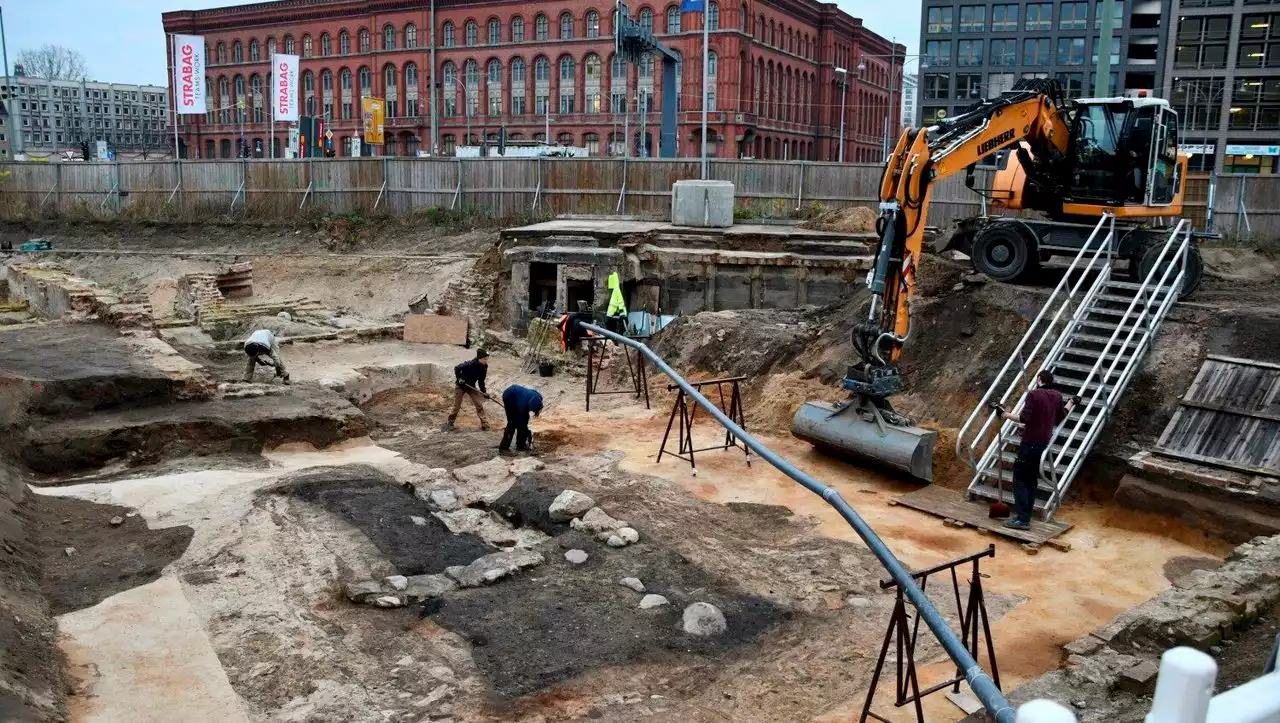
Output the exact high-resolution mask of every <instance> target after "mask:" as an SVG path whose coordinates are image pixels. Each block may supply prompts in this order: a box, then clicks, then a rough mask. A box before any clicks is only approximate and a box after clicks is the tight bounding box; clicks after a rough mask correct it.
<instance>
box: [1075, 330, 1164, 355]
mask: <svg viewBox="0 0 1280 723" xmlns="http://www.w3.org/2000/svg"><path fill="white" fill-rule="evenodd" d="M1126 336H1128V332H1125V333H1124V334H1119V335H1117V336H1116V339H1115V342H1114V343H1113V344H1112V345H1111V348H1112V350H1113V351H1112V353H1115V352H1114V350H1116V349H1122V348H1124V347H1126V346H1137V345H1139V344H1141V343H1142V339H1143V337H1145V336H1146V335H1145V334H1143V333H1141V332H1139V333H1137V334H1134V335H1133V338H1132V339H1129V340H1128V341H1125V337H1126ZM1077 341H1082V342H1088V343H1090V344H1098V345H1099V346H1106V344H1107V342H1109V341H1111V337H1110V336H1109V335H1108V336H1101V335H1099V334H1086V333H1085V332H1082V331H1077V332H1075V333H1073V334H1072V335H1071V338H1070V339H1068V340H1067V344H1073V343H1075V342H1077Z"/></svg>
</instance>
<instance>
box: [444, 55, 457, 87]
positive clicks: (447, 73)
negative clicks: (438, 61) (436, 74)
mask: <svg viewBox="0 0 1280 723" xmlns="http://www.w3.org/2000/svg"><path fill="white" fill-rule="evenodd" d="M441 75H443V76H444V83H445V85H454V84H456V83H457V82H458V66H456V65H454V64H453V61H452V60H450V61H446V62H445V64H444V67H443V68H441Z"/></svg>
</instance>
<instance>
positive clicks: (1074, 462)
mask: <svg viewBox="0 0 1280 723" xmlns="http://www.w3.org/2000/svg"><path fill="white" fill-rule="evenodd" d="M1190 223H1191V222H1190V221H1189V220H1188V219H1185V218H1184V219H1182V220H1180V221H1179V222H1178V225H1177V226H1175V227H1174V229H1173V232H1172V233H1170V234H1169V238H1168V239H1166V240H1165V243H1164V246H1163V247H1162V248H1161V249H1160V255H1159V256H1157V257H1156V261H1155V264H1153V266H1152V269H1151V271H1150V272H1149V273H1147V275H1146V277H1144V278H1143V280H1142V285H1141V286H1139V287H1138V290H1137V291H1136V292H1135V293H1134V295H1133V299H1132V300H1131V301H1130V302H1129V306H1128V307H1127V308H1126V309H1125V312H1124V315H1123V316H1121V318H1120V321H1119V322H1117V323H1116V328H1115V330H1113V331H1112V332H1111V337H1110V338H1109V339H1108V340H1107V344H1106V346H1105V347H1104V348H1103V349H1102V351H1101V352H1100V353H1099V354H1098V360H1097V361H1095V362H1094V363H1093V367H1092V368H1090V370H1089V375H1088V376H1087V377H1085V380H1084V382H1083V383H1082V384H1081V385H1080V388H1081V389H1086V388H1088V386H1089V383H1090V382H1091V381H1093V379H1094V377H1095V376H1096V375H1097V374H1098V371H1099V370H1100V369H1101V368H1102V363H1103V362H1104V361H1105V360H1106V358H1107V355H1108V354H1110V353H1111V349H1112V347H1113V346H1114V345H1115V343H1116V339H1117V338H1118V337H1119V336H1120V332H1121V331H1123V330H1124V329H1125V328H1126V326H1127V327H1128V330H1129V333H1128V334H1126V335H1125V338H1124V342H1123V343H1122V344H1121V345H1120V347H1119V348H1120V349H1121V350H1123V349H1125V348H1127V347H1128V346H1129V344H1130V343H1131V342H1132V341H1133V335H1134V334H1135V333H1137V331H1138V329H1139V328H1140V327H1141V325H1142V323H1143V321H1145V320H1146V318H1147V316H1148V315H1150V314H1151V311H1152V304H1151V302H1150V301H1148V302H1144V303H1143V308H1142V312H1141V313H1139V314H1138V316H1137V318H1136V319H1134V320H1133V322H1132V323H1130V324H1126V322H1127V321H1128V320H1129V319H1130V317H1131V316H1132V315H1133V313H1134V308H1135V307H1136V306H1137V305H1138V302H1139V301H1140V300H1141V299H1142V298H1143V295H1144V293H1145V292H1146V291H1147V288H1148V287H1149V286H1151V280H1152V277H1154V276H1155V275H1156V274H1157V273H1158V272H1160V270H1161V268H1162V267H1163V269H1164V270H1163V273H1161V275H1160V281H1159V282H1158V283H1157V284H1156V285H1155V287H1154V288H1155V289H1159V288H1165V287H1166V284H1165V282H1166V281H1167V280H1168V278H1169V273H1170V272H1171V271H1173V267H1174V264H1172V263H1171V264H1168V265H1167V266H1165V265H1164V260H1165V257H1166V256H1167V255H1168V253H1169V249H1170V248H1171V247H1172V246H1173V242H1174V240H1175V239H1177V238H1178V237H1179V236H1182V242H1181V243H1180V244H1178V250H1177V251H1175V252H1174V257H1175V258H1176V260H1177V265H1178V267H1179V271H1178V274H1177V276H1176V277H1174V285H1173V286H1172V287H1170V290H1169V292H1168V293H1166V294H1165V298H1164V299H1163V300H1162V301H1161V302H1160V305H1159V306H1158V307H1157V308H1156V313H1155V315H1153V316H1152V318H1153V319H1163V318H1164V316H1165V315H1166V314H1167V313H1168V310H1169V307H1171V306H1172V305H1173V303H1174V302H1175V301H1177V298H1178V296H1179V295H1180V292H1181V289H1182V282H1183V279H1184V278H1185V276H1186V265H1187V244H1188V243H1190V241H1191V234H1190V232H1189V226H1190ZM1151 297H1152V300H1154V298H1155V294H1154V289H1153V292H1152V295H1151ZM1149 342H1150V336H1148V337H1147V341H1146V342H1144V344H1143V345H1139V346H1138V347H1135V349H1134V353H1132V354H1130V355H1129V361H1128V362H1127V364H1128V365H1129V366H1128V368H1126V369H1125V370H1124V371H1123V372H1122V373H1121V375H1120V377H1119V378H1118V379H1117V380H1116V383H1115V384H1113V385H1111V390H1110V391H1109V392H1107V395H1106V398H1105V401H1104V403H1103V406H1102V407H1101V408H1099V414H1100V415H1101V414H1102V413H1104V412H1105V411H1106V410H1109V409H1111V408H1112V405H1113V404H1114V403H1115V400H1116V399H1117V398H1118V397H1119V394H1120V393H1121V392H1122V391H1123V390H1124V387H1125V386H1126V385H1127V384H1128V380H1129V378H1131V377H1132V375H1133V370H1134V368H1136V367H1137V364H1136V363H1135V362H1136V361H1137V360H1138V357H1139V355H1138V352H1139V351H1141V350H1142V349H1141V348H1142V346H1144V345H1145V344H1146V343H1149ZM1120 357H1121V353H1120V352H1116V353H1115V355H1114V358H1112V360H1111V364H1110V365H1109V366H1108V367H1107V371H1106V374H1105V375H1104V376H1102V377H1101V379H1102V381H1101V382H1100V383H1099V384H1098V386H1097V388H1096V389H1095V390H1094V392H1093V394H1091V395H1089V402H1088V404H1087V405H1086V406H1085V408H1084V410H1083V411H1082V412H1081V413H1080V416H1079V417H1077V418H1076V422H1075V424H1074V425H1072V427H1071V433H1070V435H1069V436H1068V437H1067V439H1066V440H1065V441H1064V442H1063V444H1062V447H1061V448H1060V449H1059V450H1058V453H1057V454H1056V455H1055V457H1054V459H1053V463H1052V464H1050V465H1048V466H1047V467H1046V465H1045V459H1046V457H1047V456H1048V455H1049V452H1050V451H1051V450H1052V448H1053V443H1054V441H1055V440H1057V438H1058V437H1059V436H1060V435H1061V434H1062V430H1063V429H1065V428H1066V420H1063V424H1060V425H1058V427H1057V428H1056V429H1054V433H1053V436H1052V437H1051V438H1050V439H1049V444H1048V445H1046V446H1045V449H1044V452H1042V453H1041V454H1040V472H1041V474H1044V473H1045V471H1046V469H1047V471H1048V477H1049V480H1050V482H1051V483H1052V486H1053V492H1051V493H1050V495H1049V499H1048V500H1047V501H1046V503H1045V520H1049V519H1051V518H1052V516H1053V510H1054V508H1055V502H1057V500H1058V498H1060V497H1061V496H1062V494H1063V491H1062V489H1061V484H1060V480H1059V478H1058V470H1057V467H1058V464H1059V463H1060V462H1061V461H1062V458H1063V457H1064V456H1065V455H1066V454H1067V451H1068V449H1069V448H1070V446H1071V443H1072V442H1073V441H1075V438H1076V435H1077V434H1078V433H1079V431H1080V427H1081V425H1082V424H1084V421H1085V420H1086V419H1088V418H1089V412H1090V411H1092V410H1093V408H1094V405H1095V404H1096V403H1097V401H1098V397H1099V395H1101V394H1102V391H1103V389H1104V388H1105V387H1106V386H1107V385H1106V380H1107V379H1109V378H1111V375H1112V373H1113V372H1114V371H1115V369H1116V365H1117V364H1119V363H1120ZM1100 421H1101V420H1095V423H1092V424H1090V425H1089V428H1088V430H1087V431H1086V433H1085V437H1084V438H1082V439H1081V444H1080V451H1081V452H1084V451H1085V450H1086V449H1087V448H1088V446H1089V445H1090V444H1091V443H1092V442H1093V439H1094V438H1096V436H1097V434H1098V431H1099V430H1100V429H1101V427H1102V424H1100V423H1098V422H1100ZM1084 456H1085V455H1084V454H1076V455H1073V456H1072V459H1071V461H1070V462H1069V463H1068V464H1067V468H1066V469H1065V470H1063V475H1062V476H1063V478H1065V479H1068V480H1069V479H1071V478H1072V477H1073V475H1074V474H1075V472H1076V470H1078V469H1079V468H1080V465H1081V464H1082V463H1083V461H1084Z"/></svg>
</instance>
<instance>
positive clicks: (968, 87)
mask: <svg viewBox="0 0 1280 723" xmlns="http://www.w3.org/2000/svg"><path fill="white" fill-rule="evenodd" d="M956 98H958V99H960V100H977V99H980V98H982V76H981V75H979V74H977V73H959V74H957V75H956Z"/></svg>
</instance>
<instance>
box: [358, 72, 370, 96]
mask: <svg viewBox="0 0 1280 723" xmlns="http://www.w3.org/2000/svg"><path fill="white" fill-rule="evenodd" d="M372 89H373V71H372V70H369V66H367V65H362V66H360V92H361V93H362V94H364V95H368V93H367V91H370V90H372Z"/></svg>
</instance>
